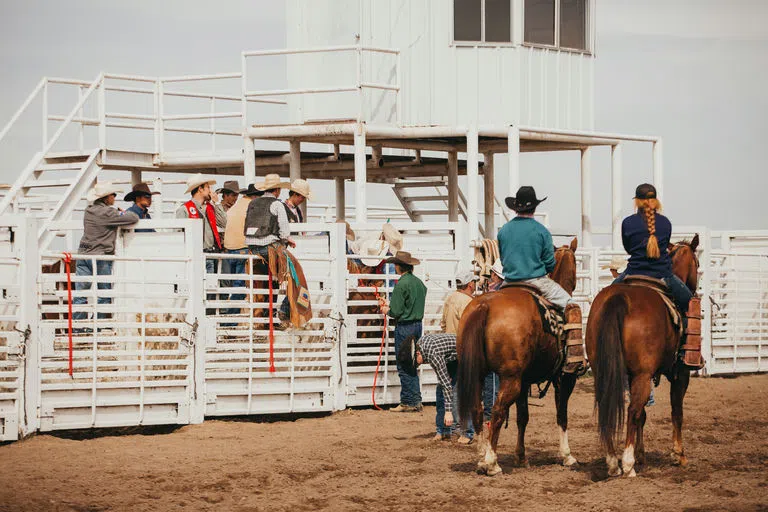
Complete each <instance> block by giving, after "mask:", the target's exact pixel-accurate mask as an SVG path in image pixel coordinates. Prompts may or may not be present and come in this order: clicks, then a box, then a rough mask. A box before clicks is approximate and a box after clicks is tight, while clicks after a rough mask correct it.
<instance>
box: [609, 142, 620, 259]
mask: <svg viewBox="0 0 768 512" xmlns="http://www.w3.org/2000/svg"><path fill="white" fill-rule="evenodd" d="M621 174H622V171H621V144H616V145H615V146H611V190H612V200H611V235H612V236H611V240H612V242H611V248H612V249H614V250H619V249H621V248H622V243H621V222H622V216H621V187H622V184H621V178H622V175H621Z"/></svg>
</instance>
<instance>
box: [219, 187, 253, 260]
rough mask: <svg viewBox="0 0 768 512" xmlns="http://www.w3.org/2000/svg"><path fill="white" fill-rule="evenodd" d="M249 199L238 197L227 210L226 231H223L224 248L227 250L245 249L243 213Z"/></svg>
mask: <svg viewBox="0 0 768 512" xmlns="http://www.w3.org/2000/svg"><path fill="white" fill-rule="evenodd" d="M250 202H251V198H250V197H248V196H240V197H238V198H237V201H236V202H235V204H234V205H232V207H231V208H230V209H229V210H227V229H226V231H224V248H225V249H228V250H236V249H245V247H246V245H245V213H246V212H247V211H248V203H250Z"/></svg>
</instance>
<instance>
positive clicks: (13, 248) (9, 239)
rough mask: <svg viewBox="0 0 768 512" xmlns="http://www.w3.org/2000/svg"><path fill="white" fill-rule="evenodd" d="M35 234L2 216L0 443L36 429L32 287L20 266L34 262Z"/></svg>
mask: <svg viewBox="0 0 768 512" xmlns="http://www.w3.org/2000/svg"><path fill="white" fill-rule="evenodd" d="M36 234H37V222H36V221H35V219H32V218H22V217H4V218H3V222H2V224H0V441H13V440H15V439H18V438H19V436H20V435H21V436H23V435H25V434H27V433H29V432H30V431H33V430H34V429H35V418H36V400H35V398H36V396H35V395H36V394H35V389H36V386H34V385H33V384H30V382H29V381H30V380H33V379H34V376H35V374H36V371H37V368H36V364H35V360H34V359H35V347H34V345H33V343H32V341H33V340H32V332H33V328H34V327H35V325H36V324H35V309H34V308H35V300H34V290H35V286H34V273H30V272H29V270H30V268H29V266H27V265H24V264H23V262H29V261H32V262H34V261H36V260H37V251H36V248H37V239H36Z"/></svg>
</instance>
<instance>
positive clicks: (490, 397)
mask: <svg viewBox="0 0 768 512" xmlns="http://www.w3.org/2000/svg"><path fill="white" fill-rule="evenodd" d="M498 393H499V375H498V374H496V373H489V374H488V375H486V376H485V382H483V419H484V420H485V421H490V420H491V409H493V404H495V403H496V395H497V394H498Z"/></svg>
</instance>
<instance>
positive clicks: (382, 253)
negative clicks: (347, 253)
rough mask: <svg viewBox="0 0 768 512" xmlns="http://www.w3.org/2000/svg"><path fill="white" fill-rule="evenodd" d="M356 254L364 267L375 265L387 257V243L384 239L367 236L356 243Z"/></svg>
mask: <svg viewBox="0 0 768 512" xmlns="http://www.w3.org/2000/svg"><path fill="white" fill-rule="evenodd" d="M356 245H357V255H358V257H359V259H360V261H361V262H362V264H363V265H365V266H366V267H376V266H378V265H379V263H381V262H382V260H383V259H384V258H386V257H387V253H388V252H389V251H390V247H389V244H388V243H387V242H386V241H384V240H377V239H375V238H367V239H365V240H360V241H359V242H358V243H357V244H356Z"/></svg>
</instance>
